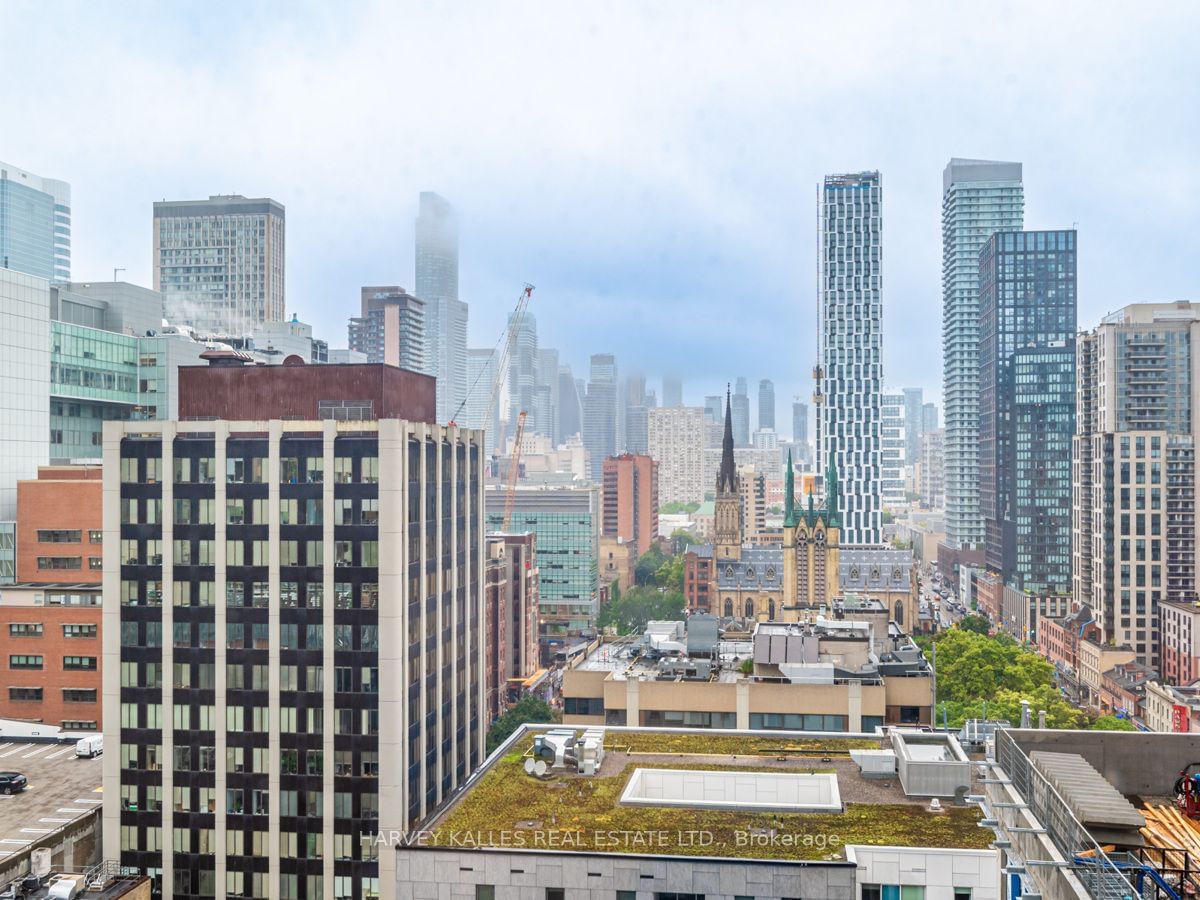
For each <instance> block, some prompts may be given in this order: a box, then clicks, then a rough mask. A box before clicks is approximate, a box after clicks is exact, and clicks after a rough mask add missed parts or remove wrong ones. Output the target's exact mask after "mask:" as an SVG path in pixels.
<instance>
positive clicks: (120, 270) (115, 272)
mask: <svg viewBox="0 0 1200 900" xmlns="http://www.w3.org/2000/svg"><path fill="white" fill-rule="evenodd" d="M124 271H125V270H124V269H113V284H116V283H117V273H118V272H124Z"/></svg>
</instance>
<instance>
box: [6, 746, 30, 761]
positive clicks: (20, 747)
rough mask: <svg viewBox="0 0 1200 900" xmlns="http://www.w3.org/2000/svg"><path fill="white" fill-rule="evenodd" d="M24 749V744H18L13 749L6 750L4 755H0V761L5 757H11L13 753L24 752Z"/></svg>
mask: <svg viewBox="0 0 1200 900" xmlns="http://www.w3.org/2000/svg"><path fill="white" fill-rule="evenodd" d="M25 749H26V747H25V745H24V744H18V745H17V746H16V747H13V748H12V749H11V750H8V751H6V752H4V753H0V759H2V758H4V757H5V756H12V755H13V754H14V753H20V752H21V751H22V750H25Z"/></svg>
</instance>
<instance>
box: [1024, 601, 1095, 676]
mask: <svg viewBox="0 0 1200 900" xmlns="http://www.w3.org/2000/svg"><path fill="white" fill-rule="evenodd" d="M1088 639H1091V640H1094V641H1098V640H1100V625H1099V623H1097V622H1096V618H1095V616H1093V615H1092V608H1091V607H1090V606H1087V605H1084V606H1082V607H1080V608H1079V609H1076V610H1074V611H1073V612H1071V613H1070V614H1068V615H1065V616H1062V617H1061V618H1054V617H1052V616H1043V617H1041V618H1040V619H1038V627H1037V648H1038V653H1040V654H1041V655H1042V656H1044V657H1045V658H1046V659H1048V660H1049V661H1050V662H1051V663H1053V664H1054V666H1055V668H1058V669H1060V670H1062V669H1065V670H1066V671H1069V672H1072V673H1074V672H1076V671H1078V669H1079V642H1080V641H1083V640H1088Z"/></svg>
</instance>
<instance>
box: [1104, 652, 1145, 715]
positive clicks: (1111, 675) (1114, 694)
mask: <svg viewBox="0 0 1200 900" xmlns="http://www.w3.org/2000/svg"><path fill="white" fill-rule="evenodd" d="M1157 678H1158V673H1157V672H1155V671H1154V670H1153V669H1152V668H1150V667H1149V666H1147V665H1145V664H1144V663H1140V662H1138V661H1137V660H1132V661H1130V662H1126V663H1118V664H1117V665H1115V666H1113V667H1112V668H1111V669H1109V670H1108V671H1107V672H1105V673H1104V677H1103V678H1102V679H1101V682H1100V712H1101V713H1111V714H1113V715H1121V716H1125V717H1127V718H1130V719H1140V718H1141V716H1142V704H1143V701H1144V699H1145V696H1146V685H1147V684H1148V683H1149V682H1151V681H1155V680H1156V679H1157Z"/></svg>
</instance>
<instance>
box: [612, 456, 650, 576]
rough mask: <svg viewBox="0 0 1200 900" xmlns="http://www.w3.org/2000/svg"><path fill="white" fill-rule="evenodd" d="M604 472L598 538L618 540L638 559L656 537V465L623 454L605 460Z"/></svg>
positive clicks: (642, 457) (638, 457) (644, 457)
mask: <svg viewBox="0 0 1200 900" xmlns="http://www.w3.org/2000/svg"><path fill="white" fill-rule="evenodd" d="M603 472H604V481H603V491H602V494H601V510H602V515H601V518H600V536H601V537H606V538H620V539H621V540H623V541H625V543H627V544H631V545H632V546H633V552H634V555H635V556H641V555H642V554H643V553H645V552H646V551H647V550H649V549H650V544H651V543H653V541H654V540H655V539H656V538H657V537H658V463H657V462H655V461H654V460H653V459H651V458H650V457H649V456H641V455H638V454H635V453H624V454H622V455H621V456H610V457H608V458H607V459H605V460H604V464H603ZM622 586H623V587H625V586H626V585H622Z"/></svg>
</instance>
